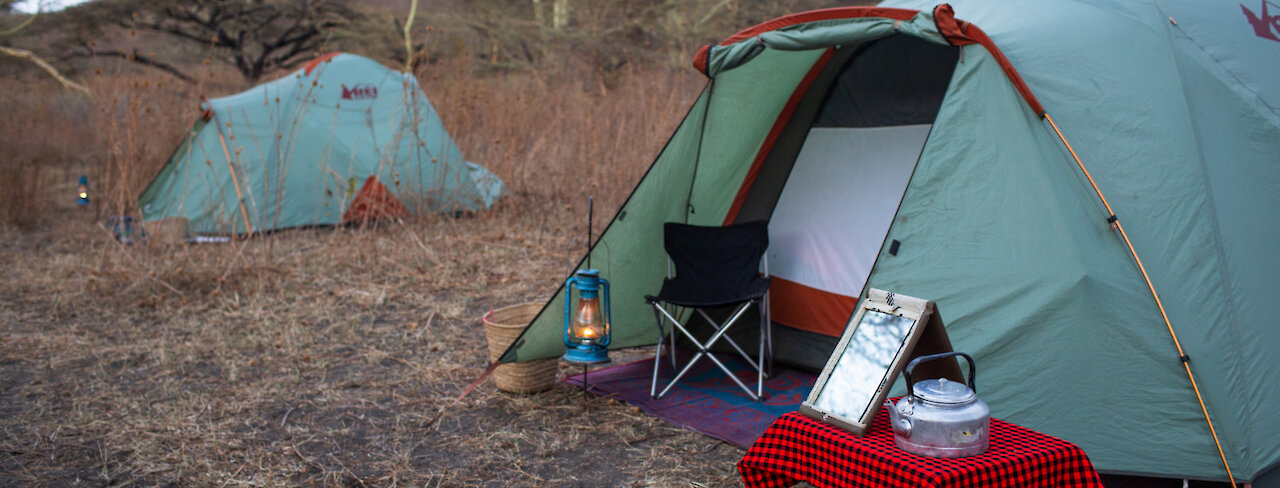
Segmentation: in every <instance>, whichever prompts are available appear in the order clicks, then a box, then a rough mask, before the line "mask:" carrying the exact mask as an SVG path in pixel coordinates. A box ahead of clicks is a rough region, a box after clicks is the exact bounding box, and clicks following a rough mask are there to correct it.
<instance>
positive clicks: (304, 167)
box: [138, 53, 504, 234]
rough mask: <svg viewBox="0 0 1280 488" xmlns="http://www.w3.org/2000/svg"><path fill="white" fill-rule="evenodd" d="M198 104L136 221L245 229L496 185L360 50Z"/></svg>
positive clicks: (487, 194) (406, 88)
mask: <svg viewBox="0 0 1280 488" xmlns="http://www.w3.org/2000/svg"><path fill="white" fill-rule="evenodd" d="M201 109H202V113H201V117H200V119H199V120H197V121H196V123H195V126H194V127H192V129H191V132H190V133H189V134H188V136H187V138H186V139H185V140H184V141H183V143H182V145H181V146H180V147H179V148H178V150H177V151H175V152H174V154H173V156H172V157H171V158H170V160H169V163H168V164H167V165H165V167H164V168H163V169H161V170H160V172H159V174H157V176H156V177H155V179H154V180H153V181H152V182H151V184H150V185H149V186H148V187H147V189H146V190H145V191H144V192H143V193H142V196H141V198H140V199H139V202H138V203H139V206H140V207H141V208H142V215H143V218H144V219H146V220H158V219H162V218H165V217H185V218H187V219H188V221H189V226H190V230H191V232H196V233H209V234H244V233H251V232H261V231H266V230H273V229H284V228H289V227H300V226H311V225H332V224H338V223H343V222H349V221H359V220H363V219H371V218H380V217H386V216H402V215H405V214H408V213H410V212H412V213H427V212H450V211H462V210H480V209H487V208H489V207H491V206H492V205H493V203H494V200H496V199H497V198H498V197H500V196H501V195H502V193H503V188H504V187H503V183H502V180H500V179H498V177H497V176H495V175H493V174H492V173H490V172H489V171H488V170H486V169H484V168H483V167H481V166H480V165H477V164H475V163H471V162H468V161H466V160H464V159H463V158H462V154H461V152H459V151H458V146H457V145H456V144H454V142H453V139H452V138H450V137H449V133H448V131H446V130H445V128H444V125H443V124H442V123H441V121H440V118H439V117H438V116H437V115H436V112H435V110H434V109H433V108H432V107H431V103H430V102H428V101H427V98H426V95H425V94H423V92H422V89H421V88H420V87H419V86H418V81H417V79H415V78H414V77H413V75H411V74H408V73H401V72H398V71H395V70H391V69H388V68H386V67H384V66H382V65H381V64H378V63H377V62H375V61H373V60H370V59H367V58H364V57H361V56H356V55H353V54H343V53H332V54H328V55H325V56H323V57H321V58H318V59H316V60H314V61H312V62H311V63H309V64H308V65H306V66H305V67H304V68H302V69H300V70H298V71H296V72H294V73H292V74H290V75H288V76H285V77H283V78H280V79H278V80H274V81H270V82H267V83H264V84H262V85H258V86H256V87H253V88H251V89H249V90H248V91H245V92H243V93H238V94H235V95H231V96H228V97H223V98H217V99H213V100H207V101H205V102H204V103H202V104H201Z"/></svg>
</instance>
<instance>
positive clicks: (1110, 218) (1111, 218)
mask: <svg viewBox="0 0 1280 488" xmlns="http://www.w3.org/2000/svg"><path fill="white" fill-rule="evenodd" d="M1042 115H1043V116H1044V119H1045V120H1047V121H1049V125H1050V126H1052V127H1053V131H1054V132H1055V133H1057V134H1058V140H1061V141H1062V144H1063V145H1065V146H1066V147H1067V151H1068V152H1070V153H1071V157H1072V158H1074V159H1075V160H1076V166H1078V167H1079V168H1080V171H1082V172H1084V177H1085V178H1087V179H1088V180H1089V185H1090V186H1093V191H1094V193H1096V194H1097V195H1098V199H1099V200H1101V201H1102V206H1103V207H1106V209H1107V222H1109V223H1111V225H1112V227H1113V228H1115V230H1117V231H1119V232H1120V238H1121V239H1123V240H1124V244H1125V245H1126V246H1128V247H1129V255H1130V256H1133V261H1134V262H1135V263H1137V264H1138V271H1139V272H1141V273H1142V279H1143V280H1145V281H1146V282H1147V289H1148V290H1149V291H1151V298H1154V299H1155V301H1156V308H1158V309H1160V317H1161V318H1163V319H1164V325H1165V327H1166V328H1167V329H1168V330H1169V336H1170V337H1172V338H1173V346H1174V347H1175V348H1177V349H1178V358H1179V360H1181V361H1182V367H1183V369H1185V370H1186V371H1187V379H1188V380H1191V389H1192V390H1194V391H1195V393H1196V401H1198V402H1200V411H1201V412H1202V413H1204V420H1205V422H1206V423H1208V424H1209V433H1210V434H1212V435H1213V444H1214V445H1215V446H1217V448H1218V456H1220V457H1221V458H1222V466H1223V467H1225V468H1226V469H1227V480H1228V481H1230V482H1231V486H1232V488H1235V486H1236V479H1235V476H1233V475H1232V474H1231V464H1230V463H1228V462H1227V455H1226V453H1225V452H1223V450H1222V441H1221V440H1219V439H1218V430H1217V429H1215V428H1214V427H1213V419H1212V418H1210V417H1209V408H1208V407H1206V406H1205V404H1204V397H1203V396H1201V395H1200V386H1199V385H1197V384H1196V377H1195V375H1194V374H1192V373H1191V362H1190V361H1191V358H1190V357H1189V356H1187V354H1186V353H1185V352H1183V350H1182V343H1181V342H1180V341H1178V334H1177V333H1175V332H1174V331H1173V324H1172V323H1171V322H1170V321H1169V314H1168V313H1166V312H1165V310H1164V302H1161V301H1160V294H1158V293H1156V287H1155V285H1154V284H1152V283H1151V276H1150V275H1148V274H1147V268H1146V266H1143V265H1142V259H1141V258H1139V257H1138V251H1137V250H1136V249H1134V247H1133V242H1131V241H1130V240H1129V234H1127V233H1126V232H1125V231H1124V226H1123V225H1120V219H1118V218H1116V213H1115V211H1114V210H1112V209H1111V204H1110V203H1107V197H1105V196H1103V194H1102V190H1101V189H1100V188H1098V183H1097V182H1095V181H1094V180H1093V175H1090V174H1089V170H1088V169H1087V168H1085V167H1084V163H1083V162H1081V161H1080V156H1079V155H1077V154H1076V150H1075V149H1072V148H1071V143H1069V142H1067V138H1066V137H1064V136H1063V135H1062V131H1061V130H1059V129H1058V124H1056V123H1054V122H1053V117H1050V116H1049V114H1048V112H1045V113H1043V114H1042Z"/></svg>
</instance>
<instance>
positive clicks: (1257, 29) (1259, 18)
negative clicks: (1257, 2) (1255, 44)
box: [1240, 0, 1280, 42]
mask: <svg viewBox="0 0 1280 488" xmlns="http://www.w3.org/2000/svg"><path fill="white" fill-rule="evenodd" d="M1267 7H1276V8H1277V9H1280V5H1276V4H1274V3H1271V2H1268V1H1267V0H1262V11H1261V12H1260V13H1256V14H1255V13H1253V11H1252V10H1249V7H1246V6H1244V5H1243V4H1241V5H1240V9H1241V10H1244V16H1245V18H1246V19H1249V24H1251V25H1253V33H1254V34H1257V35H1258V37H1261V38H1263V39H1271V40H1273V41H1277V42H1280V14H1276V15H1271V13H1270V12H1268V11H1267V10H1268V9H1267Z"/></svg>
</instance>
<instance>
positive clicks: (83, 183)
mask: <svg viewBox="0 0 1280 488" xmlns="http://www.w3.org/2000/svg"><path fill="white" fill-rule="evenodd" d="M77 195H78V196H79V198H76V205H88V204H89V177H88V176H85V175H80V190H79V191H78V192H77Z"/></svg>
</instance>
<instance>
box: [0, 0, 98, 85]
mask: <svg viewBox="0 0 1280 488" xmlns="http://www.w3.org/2000/svg"><path fill="white" fill-rule="evenodd" d="M16 3H18V2H17V0H0V14H8V13H9V12H11V11H12V10H13V6H14V4H16ZM39 14H40V11H39V8H37V10H36V13H34V14H31V15H29V16H27V18H26V19H25V20H23V21H22V22H21V23H19V24H18V25H16V26H13V27H9V28H4V29H0V54H3V55H5V56H10V57H15V58H19V59H25V60H27V61H30V62H31V63H32V64H35V65H36V66H38V67H39V68H40V69H41V70H43V71H44V72H45V73H48V74H49V76H52V77H53V79H55V80H58V83H61V84H62V87H63V88H66V89H68V90H75V91H78V92H80V93H83V94H85V95H89V89H88V88H85V86H84V85H81V84H79V83H76V82H74V81H71V80H70V79H68V78H67V77H65V76H63V75H62V73H61V72H59V71H58V69H57V68H54V67H53V66H52V65H50V64H49V63H48V62H46V61H45V60H44V58H41V57H40V56H39V55H37V54H36V53H34V52H31V51H28V50H26V49H19V48H15V47H10V46H6V45H4V44H3V40H4V38H6V37H12V36H15V35H17V34H18V33H20V32H22V31H23V29H26V28H27V27H28V26H30V25H31V23H32V22H34V21H35V19H36V16H37V15H39Z"/></svg>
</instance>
